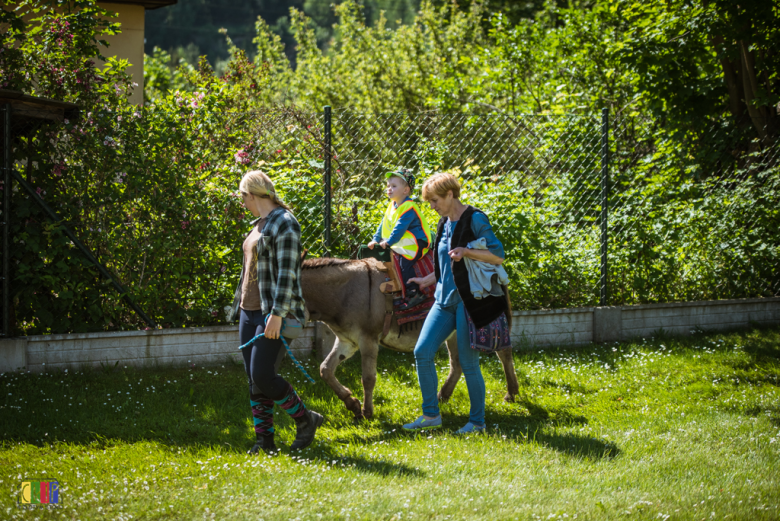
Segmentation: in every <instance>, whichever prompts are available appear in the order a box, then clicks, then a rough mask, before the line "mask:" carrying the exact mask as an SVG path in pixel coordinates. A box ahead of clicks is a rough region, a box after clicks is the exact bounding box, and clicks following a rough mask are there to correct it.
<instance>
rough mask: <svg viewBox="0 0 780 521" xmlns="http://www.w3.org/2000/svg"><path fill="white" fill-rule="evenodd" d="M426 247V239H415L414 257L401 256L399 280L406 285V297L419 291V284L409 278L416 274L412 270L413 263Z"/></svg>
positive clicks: (415, 262) (412, 295) (420, 256)
mask: <svg viewBox="0 0 780 521" xmlns="http://www.w3.org/2000/svg"><path fill="white" fill-rule="evenodd" d="M427 247H428V242H427V241H421V240H419V239H417V255H416V256H415V257H414V259H412V260H407V259H405V258H404V257H401V262H400V264H401V280H403V283H404V286H406V298H411V297H414V296H415V295H417V293H419V291H420V286H419V285H418V284H417V283H416V282H412V283H409V279H411V278H414V277H416V276H417V275H416V273H415V272H414V265H415V264H417V261H418V260H420V259H421V258H422V255H423V250H424V249H425V248H427Z"/></svg>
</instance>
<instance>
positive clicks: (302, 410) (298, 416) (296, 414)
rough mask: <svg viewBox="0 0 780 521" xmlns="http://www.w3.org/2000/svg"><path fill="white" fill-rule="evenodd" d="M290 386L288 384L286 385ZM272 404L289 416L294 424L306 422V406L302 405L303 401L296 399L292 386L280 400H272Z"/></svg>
mask: <svg viewBox="0 0 780 521" xmlns="http://www.w3.org/2000/svg"><path fill="white" fill-rule="evenodd" d="M287 385H290V384H287ZM274 403H276V405H278V406H279V407H281V408H282V409H284V411H285V412H286V413H287V414H289V415H290V416H291V417H292V419H293V420H295V423H300V422H302V421H305V420H306V416H305V414H306V406H304V405H303V401H302V400H301V399H300V398H299V397H298V393H296V392H295V389H293V387H292V385H290V389H289V390H288V391H287V394H286V395H284V398H282V399H281V400H274Z"/></svg>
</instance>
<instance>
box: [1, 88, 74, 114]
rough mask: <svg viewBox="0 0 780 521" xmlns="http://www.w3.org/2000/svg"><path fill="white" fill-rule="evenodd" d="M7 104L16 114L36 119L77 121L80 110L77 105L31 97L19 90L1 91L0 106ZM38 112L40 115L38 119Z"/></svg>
mask: <svg viewBox="0 0 780 521" xmlns="http://www.w3.org/2000/svg"><path fill="white" fill-rule="evenodd" d="M6 103H10V104H11V105H12V106H13V107H14V113H20V115H21V114H24V115H25V116H26V117H32V118H34V119H59V118H60V117H65V118H68V119H76V118H78V116H79V110H80V109H79V106H78V105H76V104H75V103H69V102H67V101H58V100H53V99H49V98H39V97H36V96H30V95H29V94H25V93H23V92H20V91H18V90H9V89H0V105H4V104H6ZM36 112H38V113H39V114H40V115H39V116H37V117H36V115H35V114H36ZM60 114H61V116H60ZM57 116H59V117H57Z"/></svg>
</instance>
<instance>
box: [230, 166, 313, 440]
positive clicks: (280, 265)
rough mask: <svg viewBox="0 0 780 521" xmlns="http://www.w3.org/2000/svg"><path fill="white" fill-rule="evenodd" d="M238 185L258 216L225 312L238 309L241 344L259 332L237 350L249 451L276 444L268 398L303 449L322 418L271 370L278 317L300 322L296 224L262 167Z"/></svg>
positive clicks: (276, 354)
mask: <svg viewBox="0 0 780 521" xmlns="http://www.w3.org/2000/svg"><path fill="white" fill-rule="evenodd" d="M239 190H240V191H241V199H242V201H243V204H244V206H245V207H246V209H247V210H249V211H250V212H251V213H252V215H254V216H255V217H257V218H258V219H256V220H254V221H252V225H253V227H252V231H251V232H249V235H247V237H246V239H245V240H244V262H243V268H242V271H241V279H240V282H239V284H238V288H237V289H236V294H235V298H234V299H233V311H232V313H231V317H232V319H233V320H235V317H236V315H239V312H240V318H239V326H238V331H239V336H240V337H241V345H244V344H246V343H247V342H249V341H250V340H252V338H253V337H255V336H256V335H258V334H260V333H265V334H264V336H261V337H260V338H258V339H257V340H255V341H254V342H253V343H252V344H251V345H249V346H247V347H245V348H244V349H243V350H242V353H243V355H244V368H245V369H246V374H247V376H248V377H249V400H250V403H251V405H252V416H253V419H254V425H255V434H256V435H257V442H256V443H255V445H254V446H253V447H252V448H251V449H250V450H249V453H250V454H256V453H258V452H259V451H260V450H264V451H266V452H274V451H276V450H277V449H276V444H275V443H274V404H276V405H278V406H279V407H281V408H282V409H283V410H284V411H285V412H286V413H287V414H289V415H290V416H291V417H292V418H293V420H295V424H296V427H297V434H296V437H295V441H294V442H293V443H292V445H291V446H290V448H291V449H292V450H296V449H303V448H306V447H308V446H309V445H310V444H311V442H312V441H314V434H315V432H316V431H317V428H318V427H319V426H320V425H322V422H323V420H324V418H323V417H322V415H320V414H318V413H316V412H314V411H311V410H309V409H307V408H306V406H305V405H304V404H303V401H301V399H300V397H298V394H297V393H296V392H295V389H293V387H292V385H290V384H289V383H288V382H287V381H286V380H285V379H284V378H282V377H281V376H279V375H278V374H277V373H276V365H277V362H278V361H279V360H281V357H282V356H283V354H284V346H283V344H282V340H281V338H280V335H279V333H280V330H281V328H282V319H283V318H284V319H297V320H298V321H300V323H301V324H304V323H305V322H306V316H305V311H304V302H303V296H302V294H301V285H300V280H301V227H300V225H299V224H298V221H297V219H296V218H295V216H294V215H293V214H292V212H291V211H290V207H289V206H287V205H286V204H285V203H284V202H283V201H281V200H280V199H279V197H278V196H277V194H276V191H275V190H274V184H273V182H272V181H271V179H270V178H269V177H268V175H266V174H265V173H263V172H261V171H259V170H256V171H252V172H248V173H246V174H245V175H244V177H243V179H241V184H240V185H239Z"/></svg>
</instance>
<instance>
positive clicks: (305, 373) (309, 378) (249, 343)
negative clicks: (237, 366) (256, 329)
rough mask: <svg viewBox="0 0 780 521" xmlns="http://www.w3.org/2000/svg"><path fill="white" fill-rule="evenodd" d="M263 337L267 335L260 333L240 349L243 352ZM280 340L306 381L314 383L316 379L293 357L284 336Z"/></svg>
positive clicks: (280, 336)
mask: <svg viewBox="0 0 780 521" xmlns="http://www.w3.org/2000/svg"><path fill="white" fill-rule="evenodd" d="M261 336H265V333H260V334H259V335H256V336H255V337H254V338H253V339H252V340H250V341H249V342H247V343H246V344H244V345H242V346H241V347H239V348H238V349H239V350H241V349H244V348H245V347H248V346H249V345H251V344H252V343H254V341H255V340H257V339H258V338H260V337H261ZM279 338H280V339H281V340H282V343H283V344H284V348H285V349H286V350H287V354H288V355H290V358H291V359H292V361H293V362H295V365H296V366H298V369H300V370H301V372H302V373H303V376H305V377H306V379H307V380H308V381H310V382H311V383H314V378H312V377H311V376H309V373H307V372H306V369H304V368H303V366H302V365H301V363H300V362H299V361H298V359H297V358H295V356H293V354H292V351H290V346H288V345H287V340H285V339H284V337H283V336H282V335H279Z"/></svg>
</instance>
